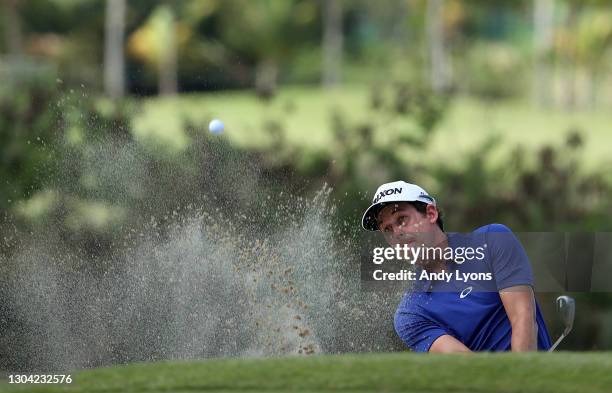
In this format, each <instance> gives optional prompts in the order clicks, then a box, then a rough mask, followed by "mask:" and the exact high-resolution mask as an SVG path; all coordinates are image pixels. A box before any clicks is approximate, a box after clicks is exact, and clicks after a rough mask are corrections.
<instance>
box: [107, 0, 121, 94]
mask: <svg viewBox="0 0 612 393" xmlns="http://www.w3.org/2000/svg"><path fill="white" fill-rule="evenodd" d="M125 8H126V4H125V0H107V2H106V22H105V45H104V89H105V91H106V94H107V95H108V96H110V97H111V98H113V99H118V98H121V97H123V95H124V94H125V71H124V69H125V66H124V63H125V61H124V55H123V47H124V36H125Z"/></svg>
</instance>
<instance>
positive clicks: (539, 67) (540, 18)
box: [533, 0, 554, 106]
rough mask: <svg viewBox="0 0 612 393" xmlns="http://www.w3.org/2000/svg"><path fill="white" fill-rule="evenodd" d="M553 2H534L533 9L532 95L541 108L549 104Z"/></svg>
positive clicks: (542, 0)
mask: <svg viewBox="0 0 612 393" xmlns="http://www.w3.org/2000/svg"><path fill="white" fill-rule="evenodd" d="M553 16H554V0H535V1H534V8H533V24H534V33H533V43H534V50H535V64H534V65H535V67H534V68H535V81H534V93H535V97H536V101H537V102H538V103H539V104H540V105H543V106H546V105H548V104H550V99H551V97H550V91H551V80H550V79H551V78H550V77H551V70H550V64H549V61H548V57H549V56H550V54H551V50H552V47H553V34H554V31H553V28H554V24H553V22H554V21H553Z"/></svg>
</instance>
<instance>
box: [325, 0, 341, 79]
mask: <svg viewBox="0 0 612 393" xmlns="http://www.w3.org/2000/svg"><path fill="white" fill-rule="evenodd" d="M342 40H343V37H342V1H341V0H323V44H322V46H323V76H322V81H323V84H324V85H325V86H333V85H336V84H338V83H339V82H340V70H341V67H342Z"/></svg>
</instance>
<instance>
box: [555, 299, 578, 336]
mask: <svg viewBox="0 0 612 393" xmlns="http://www.w3.org/2000/svg"><path fill="white" fill-rule="evenodd" d="M557 312H558V313H559V316H560V317H561V320H562V321H563V325H564V326H565V331H564V332H563V334H564V335H567V334H568V333H569V332H570V331H571V330H572V328H573V327H574V317H575V316H576V302H575V301H574V299H573V298H571V297H569V296H565V295H564V296H559V297H558V298H557Z"/></svg>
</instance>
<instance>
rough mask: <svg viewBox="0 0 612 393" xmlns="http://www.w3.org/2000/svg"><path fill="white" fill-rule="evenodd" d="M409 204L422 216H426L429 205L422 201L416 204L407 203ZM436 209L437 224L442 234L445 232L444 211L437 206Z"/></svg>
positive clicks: (415, 202)
mask: <svg viewBox="0 0 612 393" xmlns="http://www.w3.org/2000/svg"><path fill="white" fill-rule="evenodd" d="M407 203H409V204H411V205H412V206H414V208H415V209H416V211H418V212H419V213H421V214H425V213H426V212H427V205H428V203H425V202H421V201H414V202H407ZM436 209H437V210H438V219H437V220H436V224H438V226H439V227H440V229H441V230H442V232H444V221H443V219H442V210H440V209H439V208H438V206H436Z"/></svg>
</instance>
